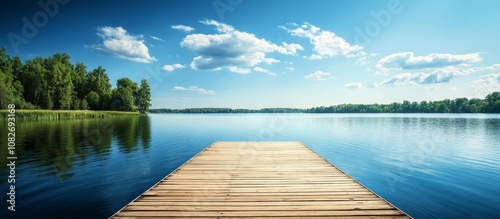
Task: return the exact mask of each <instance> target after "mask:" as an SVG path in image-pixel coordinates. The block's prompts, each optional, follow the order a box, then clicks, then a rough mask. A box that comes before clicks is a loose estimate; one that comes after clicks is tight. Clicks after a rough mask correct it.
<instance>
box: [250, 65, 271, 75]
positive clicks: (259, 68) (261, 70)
mask: <svg viewBox="0 0 500 219" xmlns="http://www.w3.org/2000/svg"><path fill="white" fill-rule="evenodd" d="M253 70H254V71H256V72H262V73H266V74H269V75H276V74H275V73H272V72H270V71H269V70H267V69H264V68H261V67H259V66H257V67H255V68H253Z"/></svg>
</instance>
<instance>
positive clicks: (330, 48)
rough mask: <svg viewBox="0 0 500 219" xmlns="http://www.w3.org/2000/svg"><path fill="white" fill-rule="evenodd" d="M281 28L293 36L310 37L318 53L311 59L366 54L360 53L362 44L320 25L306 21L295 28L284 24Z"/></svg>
mask: <svg viewBox="0 0 500 219" xmlns="http://www.w3.org/2000/svg"><path fill="white" fill-rule="evenodd" d="M292 26H294V25H292ZM279 28H281V29H284V30H286V31H288V32H289V33H291V35H292V36H298V37H302V38H308V39H309V42H310V43H311V44H312V45H313V46H314V49H313V50H314V52H315V53H316V54H312V55H311V56H310V57H308V58H309V59H324V58H329V57H334V56H346V57H349V58H353V57H358V56H361V55H363V54H366V53H360V52H362V51H363V47H362V46H358V45H351V44H350V43H348V42H347V41H346V40H345V39H344V38H342V37H339V36H337V35H336V34H335V33H334V32H331V31H326V30H321V29H320V28H319V27H316V26H314V25H311V24H309V23H304V24H303V25H300V26H298V27H297V28H295V29H288V28H286V27H283V26H280V27H279Z"/></svg>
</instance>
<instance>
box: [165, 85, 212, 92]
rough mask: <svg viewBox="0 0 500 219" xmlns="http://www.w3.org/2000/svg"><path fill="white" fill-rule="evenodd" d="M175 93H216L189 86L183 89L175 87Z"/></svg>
mask: <svg viewBox="0 0 500 219" xmlns="http://www.w3.org/2000/svg"><path fill="white" fill-rule="evenodd" d="M172 90H174V91H189V92H195V93H199V94H215V91H213V90H206V89H203V88H200V87H197V86H189V87H181V86H174V89H172Z"/></svg>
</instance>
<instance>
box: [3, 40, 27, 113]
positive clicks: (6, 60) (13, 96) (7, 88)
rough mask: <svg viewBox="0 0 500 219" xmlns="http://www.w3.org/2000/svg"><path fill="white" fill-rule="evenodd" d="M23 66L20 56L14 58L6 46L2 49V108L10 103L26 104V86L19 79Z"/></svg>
mask: <svg viewBox="0 0 500 219" xmlns="http://www.w3.org/2000/svg"><path fill="white" fill-rule="evenodd" d="M22 67H23V64H22V62H21V59H20V58H19V57H14V58H12V57H11V56H10V55H9V54H7V50H6V49H5V48H1V49H0V109H6V108H7V105H8V104H16V105H18V107H19V105H21V106H22V105H24V98H23V92H24V87H23V86H22V84H21V82H20V81H19V76H20V73H21V70H22Z"/></svg>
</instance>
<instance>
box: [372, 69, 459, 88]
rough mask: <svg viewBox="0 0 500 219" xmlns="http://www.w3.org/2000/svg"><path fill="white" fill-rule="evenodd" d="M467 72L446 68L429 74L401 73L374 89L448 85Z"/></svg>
mask: <svg viewBox="0 0 500 219" xmlns="http://www.w3.org/2000/svg"><path fill="white" fill-rule="evenodd" d="M467 73H469V72H467V70H463V69H459V68H455V67H447V68H440V69H436V70H434V71H432V72H430V73H424V72H420V73H402V74H397V75H394V76H392V77H391V78H389V79H386V80H384V81H382V82H380V83H375V84H374V86H375V87H389V86H410V85H415V84H439V83H449V82H452V81H453V80H455V79H456V78H457V77H459V76H462V75H464V74H467Z"/></svg>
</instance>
